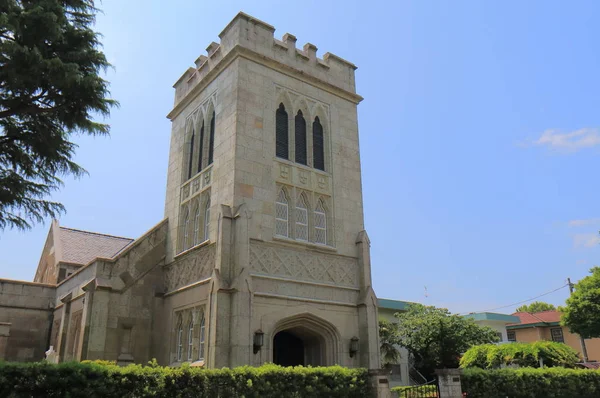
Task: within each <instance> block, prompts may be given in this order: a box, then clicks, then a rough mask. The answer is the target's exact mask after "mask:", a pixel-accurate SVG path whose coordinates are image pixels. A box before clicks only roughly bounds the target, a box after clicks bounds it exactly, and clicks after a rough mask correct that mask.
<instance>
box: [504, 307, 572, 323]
mask: <svg viewBox="0 0 600 398" xmlns="http://www.w3.org/2000/svg"><path fill="white" fill-rule="evenodd" d="M513 315H514V316H518V317H519V319H520V320H521V323H511V324H508V325H506V326H513V325H519V326H524V325H533V324H539V323H558V322H560V312H558V311H556V310H552V311H542V312H533V313H532V312H515V313H514V314H513Z"/></svg>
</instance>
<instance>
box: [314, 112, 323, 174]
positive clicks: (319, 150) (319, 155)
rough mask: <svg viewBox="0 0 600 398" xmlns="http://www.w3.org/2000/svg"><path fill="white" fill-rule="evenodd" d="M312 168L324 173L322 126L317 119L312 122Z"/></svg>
mask: <svg viewBox="0 0 600 398" xmlns="http://www.w3.org/2000/svg"><path fill="white" fill-rule="evenodd" d="M313 166H314V168H315V169H319V170H323V171H325V144H324V139H323V126H322V125H321V121H320V120H319V117H318V116H317V117H315V121H314V122H313Z"/></svg>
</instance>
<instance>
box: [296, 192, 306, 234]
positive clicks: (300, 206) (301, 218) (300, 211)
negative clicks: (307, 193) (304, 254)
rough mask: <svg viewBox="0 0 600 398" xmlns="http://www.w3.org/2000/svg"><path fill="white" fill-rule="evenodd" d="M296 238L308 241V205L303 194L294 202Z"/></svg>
mask: <svg viewBox="0 0 600 398" xmlns="http://www.w3.org/2000/svg"><path fill="white" fill-rule="evenodd" d="M295 216H296V239H298V240H303V241H308V206H306V200H305V199H304V195H300V197H299V198H298V201H297V202H296V213H295Z"/></svg>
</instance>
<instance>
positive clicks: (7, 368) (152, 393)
mask: <svg viewBox="0 0 600 398" xmlns="http://www.w3.org/2000/svg"><path fill="white" fill-rule="evenodd" d="M370 394H371V389H370V384H369V380H368V373H367V371H366V370H365V369H347V368H343V367H341V366H331V367H315V368H311V367H301V366H298V367H293V368H292V367H288V368H284V367H281V366H277V365H272V364H268V365H263V366H261V367H257V368H254V367H250V366H245V367H240V368H235V369H227V368H223V369H199V368H191V367H189V366H186V367H181V368H169V367H158V366H145V367H144V366H141V365H129V366H127V367H118V366H115V365H112V364H104V363H95V362H93V361H92V362H89V363H76V362H71V363H63V364H59V365H53V364H49V363H44V362H40V363H29V364H20V363H0V397H3V398H5V397H6V398H9V397H10V398H20V397H70V398H78V397H82V398H83V397H85V398H93V397H102V398H104V397H107V398H109V397H115V398H116V397H119V398H121V397H131V398H133V397H135V398H142V397H143V398H145V397H157V398H171V397H190V398H191V397H194V398H213V397H221V398H235V397H240V398H242V397H243V398H258V397H261V398H263V397H264V398H268V397H277V398H305V397H306V398H308V397H311V398H313V397H314V398H319V397H340V398H341V397H354V398H363V397H369V396H370Z"/></svg>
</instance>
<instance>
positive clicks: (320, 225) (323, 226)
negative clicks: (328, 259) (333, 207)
mask: <svg viewBox="0 0 600 398" xmlns="http://www.w3.org/2000/svg"><path fill="white" fill-rule="evenodd" d="M315 243H320V244H322V245H326V244H327V213H326V212H325V206H323V202H322V201H321V200H319V202H318V203H317V207H316V208H315Z"/></svg>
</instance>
